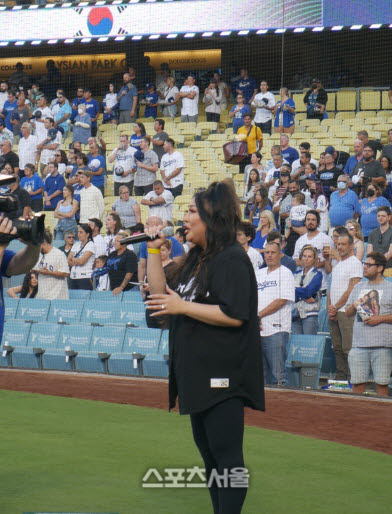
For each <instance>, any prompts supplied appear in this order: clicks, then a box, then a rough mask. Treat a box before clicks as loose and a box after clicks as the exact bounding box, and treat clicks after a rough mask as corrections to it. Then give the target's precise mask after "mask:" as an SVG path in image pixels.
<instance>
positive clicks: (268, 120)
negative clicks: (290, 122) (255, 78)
mask: <svg viewBox="0 0 392 514" xmlns="http://www.w3.org/2000/svg"><path fill="white" fill-rule="evenodd" d="M275 105H276V101H275V96H274V95H273V94H272V93H270V92H269V91H268V83H267V81H266V80H263V81H262V82H261V84H260V93H257V95H256V96H255V97H254V99H253V102H252V107H253V106H254V107H256V114H255V125H256V126H257V127H259V129H260V130H261V131H262V132H263V134H269V135H271V132H272V111H273V110H274V107H275Z"/></svg>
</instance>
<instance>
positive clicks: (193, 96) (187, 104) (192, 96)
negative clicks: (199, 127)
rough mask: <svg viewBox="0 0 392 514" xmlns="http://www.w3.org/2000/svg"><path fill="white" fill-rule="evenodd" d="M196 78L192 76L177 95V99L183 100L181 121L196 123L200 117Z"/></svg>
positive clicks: (189, 76)
mask: <svg viewBox="0 0 392 514" xmlns="http://www.w3.org/2000/svg"><path fill="white" fill-rule="evenodd" d="M195 82H196V78H195V76H194V75H192V74H190V75H188V77H187V78H186V80H185V82H184V85H183V86H182V88H181V89H180V92H179V93H177V98H180V99H182V108H181V121H195V122H197V118H198V115H199V88H198V87H197V86H196V85H195Z"/></svg>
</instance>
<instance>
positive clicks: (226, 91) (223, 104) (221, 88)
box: [214, 72, 230, 111]
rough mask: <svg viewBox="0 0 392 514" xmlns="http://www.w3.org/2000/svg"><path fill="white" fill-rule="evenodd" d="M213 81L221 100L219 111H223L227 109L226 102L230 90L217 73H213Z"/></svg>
mask: <svg viewBox="0 0 392 514" xmlns="http://www.w3.org/2000/svg"><path fill="white" fill-rule="evenodd" d="M214 80H215V82H216V85H217V86H218V89H219V91H220V92H221V97H222V99H221V103H220V105H221V111H223V110H225V109H227V102H228V100H229V96H230V90H229V87H228V85H227V84H226V82H223V80H222V76H221V75H220V74H219V73H217V72H215V73H214Z"/></svg>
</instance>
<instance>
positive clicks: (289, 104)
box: [274, 87, 295, 134]
mask: <svg viewBox="0 0 392 514" xmlns="http://www.w3.org/2000/svg"><path fill="white" fill-rule="evenodd" d="M279 93H280V98H281V99H280V100H279V102H277V103H276V105H275V108H274V113H275V122H274V127H275V132H281V133H286V134H292V133H293V132H294V130H295V121H294V116H295V103H294V100H293V99H292V98H290V96H289V90H288V89H287V87H282V88H281V89H280V92H279Z"/></svg>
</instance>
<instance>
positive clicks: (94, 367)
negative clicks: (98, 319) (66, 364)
mask: <svg viewBox="0 0 392 514" xmlns="http://www.w3.org/2000/svg"><path fill="white" fill-rule="evenodd" d="M124 335H125V327H124V328H123V327H115V326H111V327H94V330H93V335H92V339H91V343H90V350H89V351H81V352H79V353H78V355H77V356H76V358H75V367H76V369H77V370H78V371H90V372H96V373H107V372H108V358H109V357H110V355H111V354H112V353H119V352H121V351H122V347H123V343H124Z"/></svg>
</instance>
